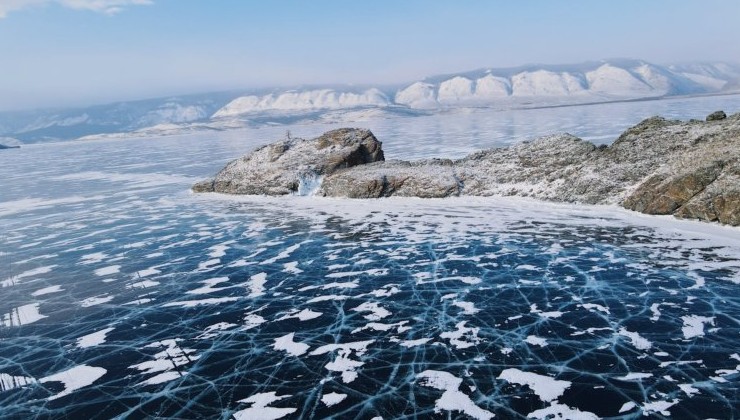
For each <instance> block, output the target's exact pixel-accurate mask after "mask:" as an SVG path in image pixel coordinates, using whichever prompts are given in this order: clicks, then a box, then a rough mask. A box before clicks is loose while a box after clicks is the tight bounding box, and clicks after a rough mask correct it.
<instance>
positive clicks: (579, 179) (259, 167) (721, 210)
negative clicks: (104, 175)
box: [193, 113, 740, 226]
mask: <svg viewBox="0 0 740 420" xmlns="http://www.w3.org/2000/svg"><path fill="white" fill-rule="evenodd" d="M714 114H716V113H714ZM714 114H712V115H714ZM723 114H724V113H723ZM707 120H708V121H706V122H703V121H697V120H692V121H689V122H680V121H670V120H666V119H664V118H660V117H652V118H648V119H646V120H645V121H643V122H641V123H640V124H638V125H636V126H634V127H632V128H630V129H628V130H627V131H625V132H624V133H623V134H622V135H621V136H619V138H618V139H617V140H616V141H615V142H614V143H613V144H612V145H610V146H599V147H597V146H595V145H594V144H592V143H590V142H587V141H584V140H581V139H579V138H577V137H574V136H571V135H569V134H561V135H555V136H548V137H543V138H540V139H538V140H535V141H532V142H524V143H521V144H518V145H515V146H512V147H506V148H498V149H491V150H485V151H480V152H476V153H473V154H471V155H469V156H467V157H465V158H463V159H458V160H449V159H429V160H422V161H416V162H405V161H395V160H394V161H384V160H383V152H382V150H381V148H380V142H378V141H377V140H376V139H375V137H373V136H372V134H371V133H370V132H369V131H366V130H352V129H344V130H335V131H332V132H329V133H326V134H324V135H323V136H321V137H319V138H317V139H314V140H310V141H306V140H301V141H283V142H278V143H275V144H273V145H269V146H265V147H262V148H260V149H257V150H256V151H254V152H253V153H252V154H250V155H248V156H247V157H244V158H242V159H239V160H237V161H234V162H231V163H230V164H229V165H227V166H226V168H224V170H222V171H221V172H220V173H219V174H218V175H216V178H215V179H214V180H209V181H206V182H204V183H199V184H196V186H194V187H193V189H194V190H195V191H217V192H227V193H237V194H270V195H280V194H289V193H296V192H298V191H299V190H300V189H301V185H302V184H301V182H303V181H302V180H305V179H306V176H307V175H306V174H309V175H310V176H314V177H319V176H322V177H323V178H322V179H321V182H320V186H318V187H317V188H316V189H315V190H314V194H316V195H320V196H331V197H349V198H376V197H389V196H409V197H425V198H427V197H448V196H510V195H516V196H526V197H533V198H538V199H543V200H552V201H561V202H572V203H589V204H619V205H622V206H624V207H625V208H628V209H631V210H636V211H639V212H643V213H648V214H673V215H675V216H677V217H682V218H692V219H699V220H705V221H717V222H720V223H725V224H730V225H736V226H737V225H740V114H735V115H733V116H730V117H726V118H720V119H718V118H716V117H712V118H707Z"/></svg>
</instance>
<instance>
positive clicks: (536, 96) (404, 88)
mask: <svg viewBox="0 0 740 420" xmlns="http://www.w3.org/2000/svg"><path fill="white" fill-rule="evenodd" d="M730 92H740V66H737V65H732V64H727V63H691V64H683V65H671V66H660V65H656V64H651V63H648V62H645V61H641V60H631V59H618V60H605V61H598V62H587V63H581V64H574V65H529V66H521V67H516V68H506V69H480V70H475V71H469V72H463V73H456V74H447V75H439V76H434V77H428V78H426V79H423V80H419V81H414V82H410V83H405V84H398V85H393V86H360V87H358V86H328V87H327V86H320V87H297V88H291V89H266V90H260V91H252V92H219V93H211V94H201V95H187V96H180V97H170V98H161V99H151V100H144V101H134V102H121V103H115V104H109V105H99V106H93V107H88V108H77V109H64V110H39V111H24V112H6V113H0V136H7V137H13V138H17V139H19V140H21V141H23V142H38V141H44V140H50V139H70V138H78V137H83V136H90V135H93V136H97V135H101V134H103V135H110V134H111V133H119V134H117V135H120V136H125V135H137V134H138V135H157V134H173V133H178V132H183V131H188V130H204V129H211V130H213V129H216V130H223V129H230V128H238V127H244V126H249V125H255V124H257V125H258V124H265V123H272V124H274V123H287V122H292V121H296V120H314V119H322V120H331V119H339V120H341V119H342V118H343V116H347V115H352V116H353V117H355V118H363V117H374V116H382V115H387V114H399V113H400V114H404V115H408V114H411V115H414V114H419V113H423V114H428V113H430V112H437V111H444V110H449V109H454V108H460V107H491V108H497V109H507V108H517V107H538V106H554V105H566V104H582V103H601V102H610V101H619V100H632V99H645V98H660V97H666V96H680V95H695V94H715V93H730ZM114 135H115V134H114Z"/></svg>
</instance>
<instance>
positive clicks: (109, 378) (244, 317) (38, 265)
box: [0, 96, 740, 419]
mask: <svg viewBox="0 0 740 420" xmlns="http://www.w3.org/2000/svg"><path fill="white" fill-rule="evenodd" d="M716 109H725V110H726V111H728V112H737V111H740V97H737V96H727V97H714V98H695V99H680V100H677V99H673V100H666V101H647V102H632V103H621V104H610V105H597V106H585V107H565V108H550V109H540V110H527V111H506V112H492V111H485V110H474V111H470V112H455V113H449V114H444V115H439V116H433V117H414V118H395V119H381V118H370V119H366V120H364V121H355V122H353V123H351V124H349V125H353V126H362V127H368V128H371V129H373V131H374V132H375V134H376V136H377V137H378V138H379V139H380V140H381V141H383V142H384V148H385V150H386V156H387V157H388V158H404V159H409V158H417V157H435V156H436V157H461V156H463V155H464V154H466V153H469V152H472V151H474V150H476V149H479V148H485V147H496V146H501V145H506V144H510V143H512V142H515V141H520V140H525V139H527V138H531V137H534V136H537V135H541V134H550V133H553V132H560V131H568V132H571V133H572V134H575V135H579V136H582V137H584V138H589V139H593V140H595V141H598V142H609V141H611V140H613V139H614V138H616V137H617V135H618V134H619V133H620V132H621V131H622V130H624V129H625V128H627V127H628V126H630V125H634V124H636V123H637V122H639V121H640V120H641V119H643V118H646V117H648V116H650V115H654V114H661V115H664V116H668V117H681V118H703V116H705V115H706V114H707V113H709V112H710V111H714V110H716ZM342 125H344V124H342ZM334 127H336V125H332V124H307V125H293V126H289V127H286V126H279V127H270V128H263V129H254V130H241V131H232V132H223V133H210V134H198V135H189V136H179V137H165V138H155V139H150V138H142V139H128V140H99V141H90V142H71V143H56V144H46V145H34V146H26V147H23V148H22V149H18V150H10V151H3V152H2V153H0V179H1V180H2V181H1V182H2V193H1V194H2V195H0V226H1V227H2V229H1V230H0V247H1V248H0V296H1V297H2V299H0V319H1V320H2V321H1V322H0V417H3V418H6V417H7V418H29V417H40V418H47V417H54V418H64V417H68V418H88V417H92V416H102V417H115V416H122V417H124V418H125V417H178V418H196V417H204V418H212V417H216V418H219V417H220V418H229V417H232V416H233V417H234V418H237V419H240V418H243V419H256V418H270V419H277V418H283V417H284V418H299V417H327V416H331V415H333V416H336V417H337V418H358V419H359V418H362V419H370V418H376V417H379V418H385V419H390V418H406V417H408V418H412V417H418V418H428V417H432V418H433V417H435V416H436V417H439V418H447V417H448V416H450V417H452V418H457V417H465V416H467V417H471V418H479V419H484V418H491V417H493V416H494V415H495V416H496V417H498V418H526V417H534V418H552V416H558V415H560V416H563V417H564V418H596V417H607V418H633V417H634V418H642V416H643V415H649V416H653V417H661V416H674V417H676V418H735V417H738V416H740V410H739V409H738V407H739V406H740V397H739V396H738V381H739V380H740V229H737V228H729V227H722V226H717V225H711V224H702V223H698V222H691V221H679V220H675V219H672V218H663V217H650V216H644V215H639V214H635V213H631V212H628V211H625V210H621V209H618V208H616V207H604V206H593V207H584V206H574V205H562V204H548V203H541V202H535V201H531V200H526V199H510V198H509V199H502V198H476V199H443V200H421V199H396V198H392V199H382V200H375V201H366V200H357V201H351V200H338V199H321V198H316V197H283V198H266V197H225V196H220V195H194V194H191V193H190V192H189V190H188V187H189V186H190V185H191V184H192V183H193V182H195V181H197V180H199V179H201V178H204V177H206V176H209V175H211V174H213V173H214V172H215V171H217V170H218V169H219V168H220V167H222V166H223V164H224V163H225V162H226V161H228V160H230V159H233V158H235V157H237V156H239V155H241V154H244V153H246V152H247V151H249V150H250V149H251V148H253V147H255V146H256V145H258V144H262V143H266V142H269V141H272V140H275V139H278V138H280V137H282V135H283V133H284V132H285V130H286V129H290V130H291V132H292V134H293V136H304V137H309V136H313V135H316V134H319V133H320V132H323V131H324V130H326V129H329V128H334ZM548 416H551V417H548Z"/></svg>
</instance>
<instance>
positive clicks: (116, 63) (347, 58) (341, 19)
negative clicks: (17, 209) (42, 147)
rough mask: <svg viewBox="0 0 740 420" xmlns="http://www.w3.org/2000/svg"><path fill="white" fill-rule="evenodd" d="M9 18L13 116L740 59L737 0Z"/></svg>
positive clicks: (4, 50) (154, 9)
mask: <svg viewBox="0 0 740 420" xmlns="http://www.w3.org/2000/svg"><path fill="white" fill-rule="evenodd" d="M146 3H148V4H146ZM0 16H3V17H2V18H0V60H1V61H0V110H8V109H19V108H29V107H38V106H44V105H48V106H62V105H84V104H91V103H100V102H110V101H114V100H123V99H135V98H146V97H156V96H162V95H170V94H184V93H195V92H204V91H210V90H226V89H232V88H251V87H265V86H275V85H293V84H325V83H358V84H362V83H393V82H403V81H409V80H415V79H419V78H422V77H424V76H427V75H433V74H438V73H449V72H456V71H464V70H472V69H476V68H481V67H506V66H517V65H521V64H529V63H548V64H557V63H575V62H581V61H587V60H598V59H603V58H610V57H629V58H641V59H645V60H648V61H652V62H656V63H659V64H665V63H671V62H678V61H694V60H726V61H734V62H739V61H740V48H738V47H737V41H738V40H740V25H738V24H737V20H738V18H740V1H737V0H701V1H699V0H622V1H595V0H587V1H586V0H571V1H556V0H549V1H546V0H539V1H534V0H510V1H495V0H454V1H453V0H449V1H435V0H363V1H353V0H303V1H297V0H293V1H291V0H260V1H257V0H254V1H251V0H213V1H206V0H0Z"/></svg>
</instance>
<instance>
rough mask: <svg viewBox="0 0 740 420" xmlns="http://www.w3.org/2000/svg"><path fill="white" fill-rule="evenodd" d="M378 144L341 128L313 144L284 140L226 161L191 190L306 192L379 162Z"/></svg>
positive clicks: (364, 133)
mask: <svg viewBox="0 0 740 420" xmlns="http://www.w3.org/2000/svg"><path fill="white" fill-rule="evenodd" d="M383 159H384V157H383V149H382V148H381V143H380V142H379V141H378V140H377V139H376V138H375V136H374V135H373V133H371V132H370V131H369V130H361V129H351V128H342V129H338V130H333V131H329V132H327V133H324V134H323V135H321V136H319V137H317V138H315V139H313V140H303V139H290V138H288V139H285V140H282V141H279V142H276V143H273V144H269V145H266V146H262V147H260V148H258V149H256V150H255V151H253V152H252V153H250V154H249V155H247V156H244V157H242V158H240V159H237V160H234V161H232V162H230V163H229V164H228V165H226V167H225V168H224V169H222V170H221V172H219V173H218V174H216V176H215V177H214V178H213V179H209V180H205V181H202V182H199V183H197V184H195V185H194V186H193V191H195V192H220V193H228V194H266V195H286V194H291V193H298V192H307V190H308V189H312V188H313V187H314V186H318V183H319V182H320V177H322V176H324V175H329V174H332V173H334V172H335V171H337V170H339V169H343V168H349V167H352V166H356V165H362V164H365V163H371V162H376V161H380V160H383Z"/></svg>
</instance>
